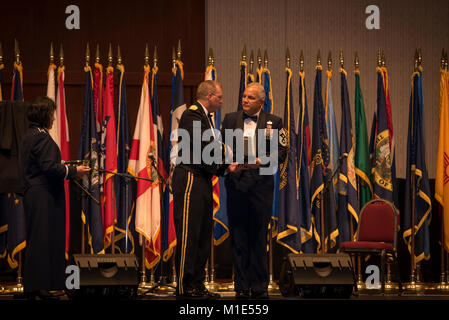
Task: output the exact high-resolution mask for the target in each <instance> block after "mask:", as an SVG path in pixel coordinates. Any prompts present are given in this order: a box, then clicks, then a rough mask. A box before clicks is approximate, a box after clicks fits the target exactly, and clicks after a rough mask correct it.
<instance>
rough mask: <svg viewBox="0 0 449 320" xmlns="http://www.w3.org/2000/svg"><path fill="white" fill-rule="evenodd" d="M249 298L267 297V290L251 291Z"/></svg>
mask: <svg viewBox="0 0 449 320" xmlns="http://www.w3.org/2000/svg"><path fill="white" fill-rule="evenodd" d="M251 299H257V300H259V299H268V291H251Z"/></svg>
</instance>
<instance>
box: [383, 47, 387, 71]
mask: <svg viewBox="0 0 449 320" xmlns="http://www.w3.org/2000/svg"><path fill="white" fill-rule="evenodd" d="M386 66H387V59H385V52H384V51H383V50H382V67H384V68H385V67H386Z"/></svg>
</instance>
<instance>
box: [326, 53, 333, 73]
mask: <svg viewBox="0 0 449 320" xmlns="http://www.w3.org/2000/svg"><path fill="white" fill-rule="evenodd" d="M327 69H328V70H332V52H331V51H329V55H328V56H327Z"/></svg>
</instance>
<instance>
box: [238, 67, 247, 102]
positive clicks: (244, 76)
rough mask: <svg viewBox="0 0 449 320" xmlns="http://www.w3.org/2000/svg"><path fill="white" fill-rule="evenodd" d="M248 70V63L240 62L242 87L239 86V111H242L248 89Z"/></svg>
mask: <svg viewBox="0 0 449 320" xmlns="http://www.w3.org/2000/svg"><path fill="white" fill-rule="evenodd" d="M247 68H248V65H247V64H246V61H240V85H239V101H238V104H237V111H239V110H242V97H243V92H244V91H245V89H246V84H247V81H248V79H247V74H248V72H247Z"/></svg>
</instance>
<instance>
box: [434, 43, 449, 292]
mask: <svg viewBox="0 0 449 320" xmlns="http://www.w3.org/2000/svg"><path fill="white" fill-rule="evenodd" d="M440 68H441V70H443V71H447V61H446V59H445V52H444V48H443V51H442V52H441V66H440ZM440 116H441V115H440ZM438 214H439V216H440V224H441V225H440V236H441V250H440V259H441V262H440V272H441V274H440V282H439V283H438V285H437V286H436V289H437V290H438V291H448V290H449V285H448V281H447V279H446V276H447V273H446V266H445V264H447V261H446V263H445V260H446V258H447V257H446V252H445V249H444V209H443V208H442V207H441V205H440V204H438Z"/></svg>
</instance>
